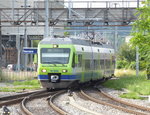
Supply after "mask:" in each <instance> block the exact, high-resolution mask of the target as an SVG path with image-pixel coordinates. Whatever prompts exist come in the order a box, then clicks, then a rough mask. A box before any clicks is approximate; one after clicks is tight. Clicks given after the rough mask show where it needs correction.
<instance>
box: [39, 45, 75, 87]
mask: <svg viewBox="0 0 150 115" xmlns="http://www.w3.org/2000/svg"><path fill="white" fill-rule="evenodd" d="M73 56H74V48H73V46H72V45H61V44H39V46H38V79H39V80H40V82H41V85H42V86H43V87H44V88H47V89H56V88H67V87H69V86H70V85H71V84H72V83H73V82H74V81H76V75H74V74H73V73H72V70H73V69H72V66H73V63H74V58H73Z"/></svg>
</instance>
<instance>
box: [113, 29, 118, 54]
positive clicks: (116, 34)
mask: <svg viewBox="0 0 150 115" xmlns="http://www.w3.org/2000/svg"><path fill="white" fill-rule="evenodd" d="M117 37H118V27H117V26H115V41H114V42H115V43H114V45H115V46H114V48H115V53H116V52H117Z"/></svg>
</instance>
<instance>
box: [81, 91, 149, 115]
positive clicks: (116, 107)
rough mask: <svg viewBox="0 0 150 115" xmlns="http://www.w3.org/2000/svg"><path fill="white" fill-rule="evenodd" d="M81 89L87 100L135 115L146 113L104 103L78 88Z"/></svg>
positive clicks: (144, 114)
mask: <svg viewBox="0 0 150 115" xmlns="http://www.w3.org/2000/svg"><path fill="white" fill-rule="evenodd" d="M80 91H81V94H82V95H83V96H85V97H87V98H88V99H89V100H91V101H93V102H95V103H99V104H102V105H107V106H110V107H113V108H115V109H118V110H122V111H125V112H128V113H131V114H136V115H148V114H146V113H142V112H137V111H134V110H130V109H126V108H124V107H120V106H117V105H113V104H110V103H106V102H104V101H100V100H98V99H96V98H94V97H91V96H89V95H87V94H86V93H84V92H83V90H80Z"/></svg>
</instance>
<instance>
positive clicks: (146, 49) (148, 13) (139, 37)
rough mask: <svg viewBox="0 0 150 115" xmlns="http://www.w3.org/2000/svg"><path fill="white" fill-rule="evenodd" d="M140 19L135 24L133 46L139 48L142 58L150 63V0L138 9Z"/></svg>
mask: <svg viewBox="0 0 150 115" xmlns="http://www.w3.org/2000/svg"><path fill="white" fill-rule="evenodd" d="M137 10H138V12H137V13H136V15H138V19H137V20H136V21H135V22H134V23H133V28H132V35H133V38H132V39H131V44H132V46H133V47H135V46H138V47H139V52H140V56H141V58H142V59H143V60H144V61H145V62H146V64H147V65H148V64H149V63H150V0H146V1H144V2H143V7H140V8H138V9H137Z"/></svg>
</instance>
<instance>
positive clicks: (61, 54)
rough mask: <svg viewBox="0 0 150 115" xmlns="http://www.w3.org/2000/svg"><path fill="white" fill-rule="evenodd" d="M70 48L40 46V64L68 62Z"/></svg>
mask: <svg viewBox="0 0 150 115" xmlns="http://www.w3.org/2000/svg"><path fill="white" fill-rule="evenodd" d="M69 55H70V49H69V48H42V49H41V63H42V64H68V62H69Z"/></svg>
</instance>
